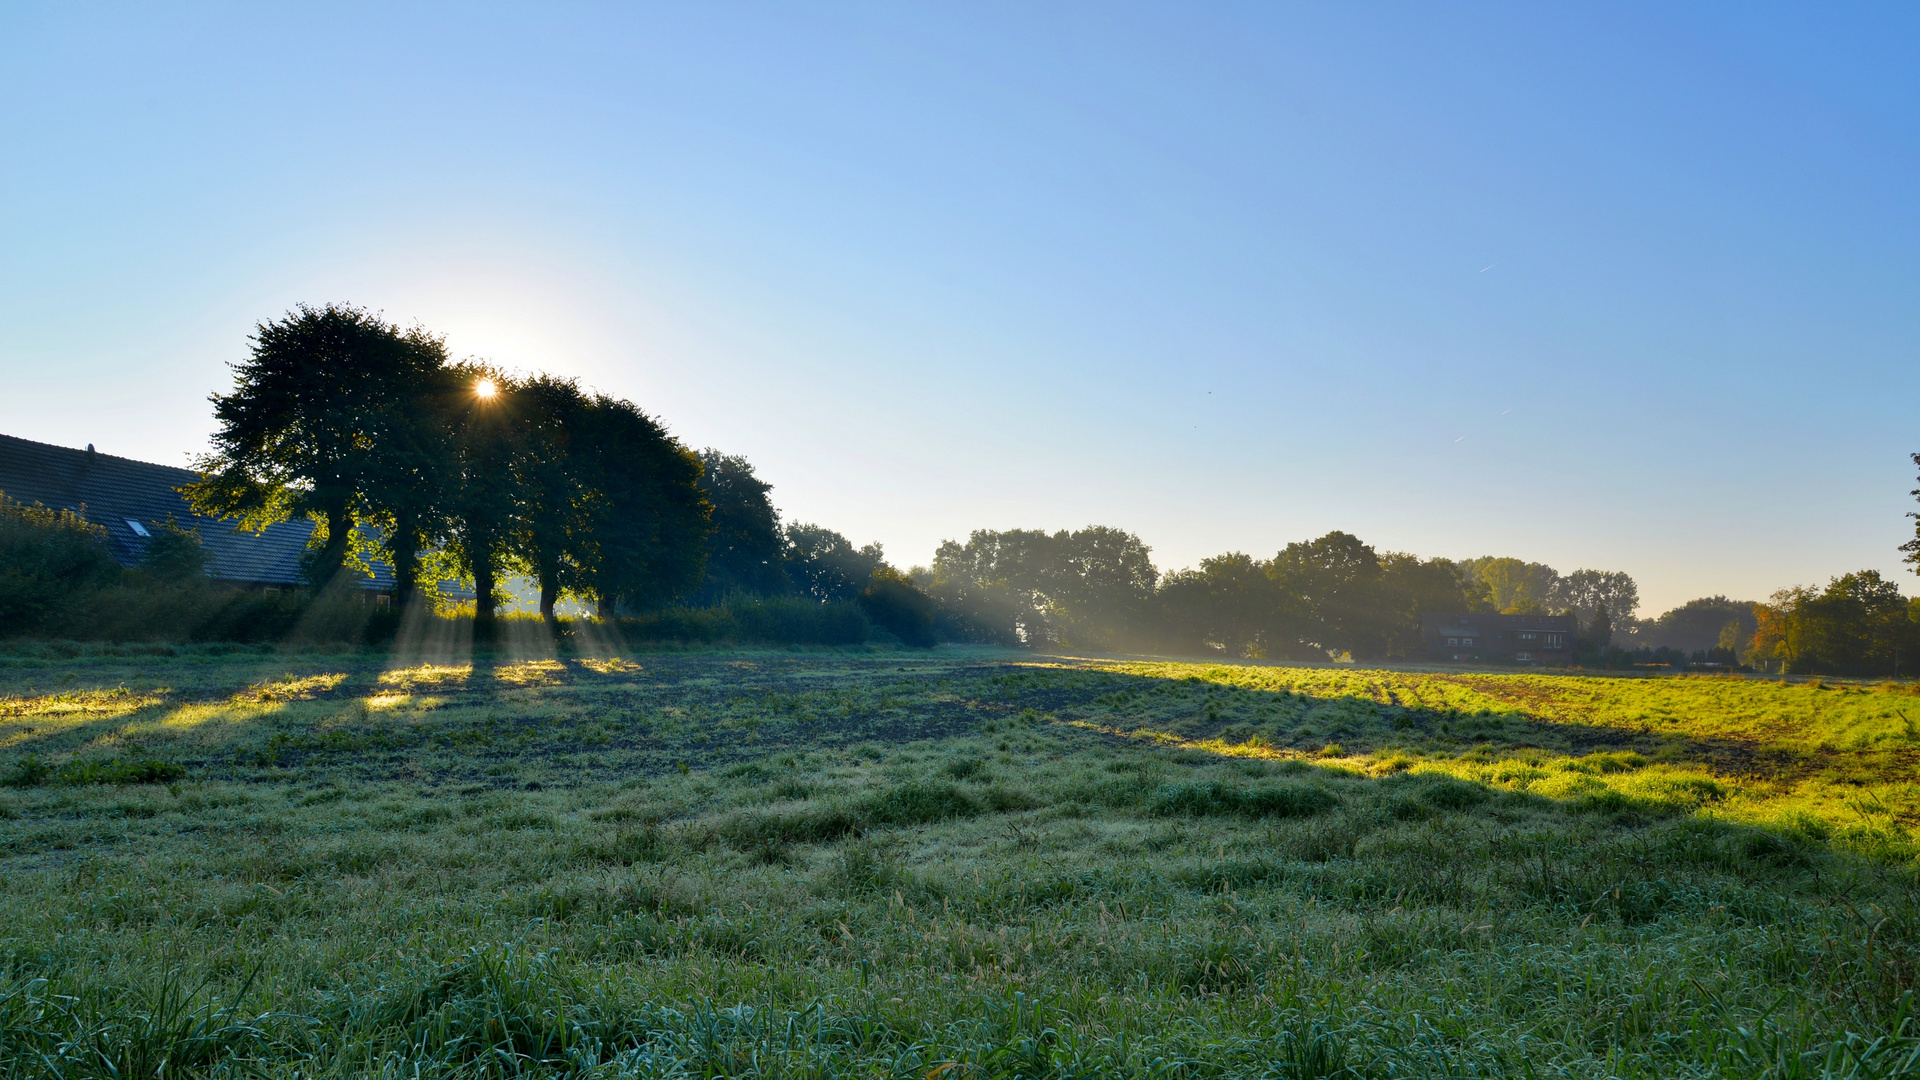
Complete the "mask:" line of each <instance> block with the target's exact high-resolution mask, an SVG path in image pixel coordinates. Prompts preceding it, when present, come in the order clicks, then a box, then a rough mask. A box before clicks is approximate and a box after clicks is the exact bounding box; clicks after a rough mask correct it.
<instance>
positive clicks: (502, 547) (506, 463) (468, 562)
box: [438, 361, 524, 635]
mask: <svg viewBox="0 0 1920 1080" xmlns="http://www.w3.org/2000/svg"><path fill="white" fill-rule="evenodd" d="M452 373H453V377H452V378H451V379H449V380H448V383H447V385H446V388H445V393H444V395H443V396H442V397H441V399H440V401H439V410H438V411H439V413H440V416H441V418H442V423H444V424H445V425H446V428H447V432H448V444H449V447H450V451H451V452H450V458H449V460H450V462H451V465H452V468H451V469H450V470H449V471H448V473H447V475H446V477H445V486H444V497H445V502H446V513H447V518H448V525H449V528H448V534H447V540H448V544H447V552H448V554H450V555H451V556H452V557H453V564H454V568H455V570H456V571H458V572H459V573H461V574H463V575H465V576H467V577H468V578H471V579H472V581H473V593H474V619H475V622H476V624H477V625H476V627H475V629H476V630H478V631H480V632H481V634H483V635H484V634H487V633H490V632H491V631H492V629H493V619H494V612H495V610H496V609H497V607H498V605H499V603H500V577H501V575H502V574H503V573H504V571H505V569H506V565H505V563H506V561H507V559H508V557H509V556H510V555H511V554H512V551H513V547H512V545H513V539H514V536H513V530H514V527H515V524H516V521H517V518H518V515H519V513H520V508H521V503H522V498H523V496H522V493H521V491H520V490H519V484H518V482H519V479H520V474H519V465H520V461H519V458H520V455H521V454H522V453H523V447H524V443H523V440H522V439H521V437H520V436H521V425H520V418H519V416H518V413H519V411H520V400H519V393H520V388H519V387H518V386H517V385H516V384H515V383H514V381H513V380H512V379H510V378H508V377H507V375H506V374H505V373H504V372H502V371H500V370H498V369H496V368H493V367H491V366H489V365H487V364H483V363H478V362H473V361H468V362H464V363H461V364H458V365H455V366H454V368H453V369H452Z"/></svg>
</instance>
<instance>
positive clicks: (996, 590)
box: [908, 561, 1034, 645]
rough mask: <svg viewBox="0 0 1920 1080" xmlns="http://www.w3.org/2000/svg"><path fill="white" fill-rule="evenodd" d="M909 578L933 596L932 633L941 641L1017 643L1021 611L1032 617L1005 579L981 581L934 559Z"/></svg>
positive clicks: (1028, 605)
mask: <svg viewBox="0 0 1920 1080" xmlns="http://www.w3.org/2000/svg"><path fill="white" fill-rule="evenodd" d="M908 578H909V579H910V580H911V581H912V582H913V584H914V586H915V587H916V588H918V589H919V590H920V591H922V592H924V593H926V594H927V595H928V596H929V597H931V598H932V599H933V602H934V613H933V619H934V633H935V634H936V636H938V637H939V638H940V639H941V640H944V641H973V642H980V643H982V644H988V645H1019V644H1021V643H1022V640H1023V639H1022V638H1021V636H1020V626H1021V617H1022V614H1023V613H1025V614H1026V616H1027V617H1028V618H1033V617H1034V616H1033V614H1032V607H1031V605H1030V604H1027V603H1026V602H1025V601H1024V600H1022V599H1019V598H1016V597H1015V596H1014V595H1013V593H1012V591H1011V590H1009V589H1008V588H1007V587H1006V585H1005V583H989V584H985V585H983V584H981V583H979V582H976V581H972V580H970V579H967V578H965V577H962V576H959V575H957V574H955V573H953V572H952V569H951V568H950V567H948V566H945V565H942V564H941V563H939V562H937V561H936V562H935V564H934V565H932V566H916V567H914V568H913V569H912V570H911V571H909V572H908Z"/></svg>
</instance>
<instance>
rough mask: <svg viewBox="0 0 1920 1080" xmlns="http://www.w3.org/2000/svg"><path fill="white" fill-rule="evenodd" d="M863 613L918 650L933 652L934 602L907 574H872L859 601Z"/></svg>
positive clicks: (881, 570)
mask: <svg viewBox="0 0 1920 1080" xmlns="http://www.w3.org/2000/svg"><path fill="white" fill-rule="evenodd" d="M857 602H858V603H859V605H860V609H861V610H862V611H864V612H866V614H867V618H868V619H870V620H872V621H873V623H874V624H875V625H876V626H880V627H883V628H885V629H886V630H887V632H888V633H891V634H892V635H893V636H895V637H897V638H899V639H900V641H901V643H902V644H905V645H912V646H914V647H915V648H930V647H932V645H933V644H934V641H935V640H936V638H935V636H934V610H935V608H934V602H933V598H932V597H930V596H928V595H927V594H926V593H924V592H922V591H920V589H918V588H917V587H915V586H914V584H913V582H912V581H910V580H908V579H907V576H906V575H905V574H902V573H900V572H899V571H898V570H895V569H893V568H892V567H890V566H883V567H880V568H879V569H877V570H875V571H874V572H873V577H872V579H871V580H870V581H869V582H868V583H867V587H866V588H864V589H862V590H860V595H859V597H858V598H857Z"/></svg>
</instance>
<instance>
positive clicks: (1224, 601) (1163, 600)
mask: <svg viewBox="0 0 1920 1080" xmlns="http://www.w3.org/2000/svg"><path fill="white" fill-rule="evenodd" d="M1156 600H1157V607H1158V614H1159V622H1160V626H1161V628H1162V638H1163V643H1164V644H1165V645H1166V646H1168V647H1171V648H1173V649H1175V650H1177V651H1181V652H1185V651H1189V650H1191V651H1194V652H1208V651H1218V652H1221V653H1224V654H1226V655H1227V656H1244V657H1252V658H1256V659H1257V658H1261V657H1265V656H1268V655H1270V654H1271V652H1272V651H1273V650H1274V649H1275V647H1276V645H1278V646H1279V647H1280V648H1281V655H1285V650H1286V649H1287V648H1289V647H1291V646H1292V645H1293V643H1294V642H1295V641H1296V640H1297V638H1298V634H1297V633H1293V632H1290V631H1292V630H1294V628H1295V623H1296V621H1297V620H1296V619H1294V618H1290V617H1289V616H1291V615H1293V614H1294V613H1293V612H1291V611H1288V610H1286V609H1285V598H1284V597H1283V596H1282V594H1281V592H1280V589H1279V587H1278V585H1277V584H1276V583H1275V581H1274V579H1273V578H1272V577H1270V576H1269V575H1268V574H1267V568H1266V565H1265V564H1264V563H1261V562H1260V561H1258V560H1256V559H1254V558H1252V557H1251V556H1248V555H1245V554H1243V553H1241V552H1238V551H1230V552H1228V553H1227V554H1225V555H1216V556H1214V557H1212V558H1210V559H1202V560H1200V565H1199V566H1198V567H1197V568H1195V569H1192V570H1178V571H1174V572H1173V573H1170V574H1168V575H1166V577H1165V578H1164V579H1163V580H1162V581H1161V584H1160V590H1159V593H1158V595H1157V597H1156Z"/></svg>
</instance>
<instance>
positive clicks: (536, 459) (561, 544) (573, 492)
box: [509, 375, 597, 622]
mask: <svg viewBox="0 0 1920 1080" xmlns="http://www.w3.org/2000/svg"><path fill="white" fill-rule="evenodd" d="M514 398H515V400H514V406H515V408H514V412H515V416H514V420H515V426H516V429H517V434H516V439H517V442H518V445H517V446H516V451H517V452H516V453H515V455H514V487H515V489H516V492H517V494H518V498H517V500H516V505H515V513H514V519H513V527H512V530H511V532H512V537H511V541H510V545H509V546H510V548H511V549H512V551H513V552H514V554H515V555H516V556H517V561H518V562H519V563H520V564H521V566H522V567H523V568H524V569H525V570H526V572H527V573H528V574H530V575H531V576H532V577H533V578H534V580H535V581H537V582H538V583H539V586H540V614H541V616H542V617H544V618H545V619H547V620H548V621H549V622H551V621H553V618H554V605H555V603H557V602H558V600H559V599H560V596H561V594H562V593H563V592H580V591H582V590H583V589H584V588H585V586H586V581H585V579H584V577H583V576H582V574H581V572H580V568H581V558H580V552H581V548H582V546H583V545H584V544H585V543H586V539H587V538H586V535H585V533H586V530H587V529H588V528H589V527H590V525H591V522H592V519H591V515H590V509H589V508H590V506H591V504H592V502H593V499H594V498H595V497H596V494H597V493H596V491H595V489H594V486H593V485H594V482H595V476H596V473H597V470H596V469H595V468H594V463H593V459H594V455H593V453H592V451H591V449H590V448H589V447H588V446H587V445H586V443H585V442H584V440H586V439H589V438H591V433H590V432H589V431H588V430H587V429H588V428H589V427H590V426H591V424H590V417H591V414H592V411H593V409H594V407H595V406H594V405H593V402H592V401H591V400H590V399H589V398H588V397H587V396H586V395H585V394H583V393H581V391H580V387H579V385H578V384H577V383H575V382H574V381H573V380H572V379H562V378H556V377H554V376H550V375H541V376H536V377H535V378H532V379H529V380H526V381H525V382H523V383H522V384H520V386H519V387H518V388H517V390H516V392H515V395H514Z"/></svg>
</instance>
